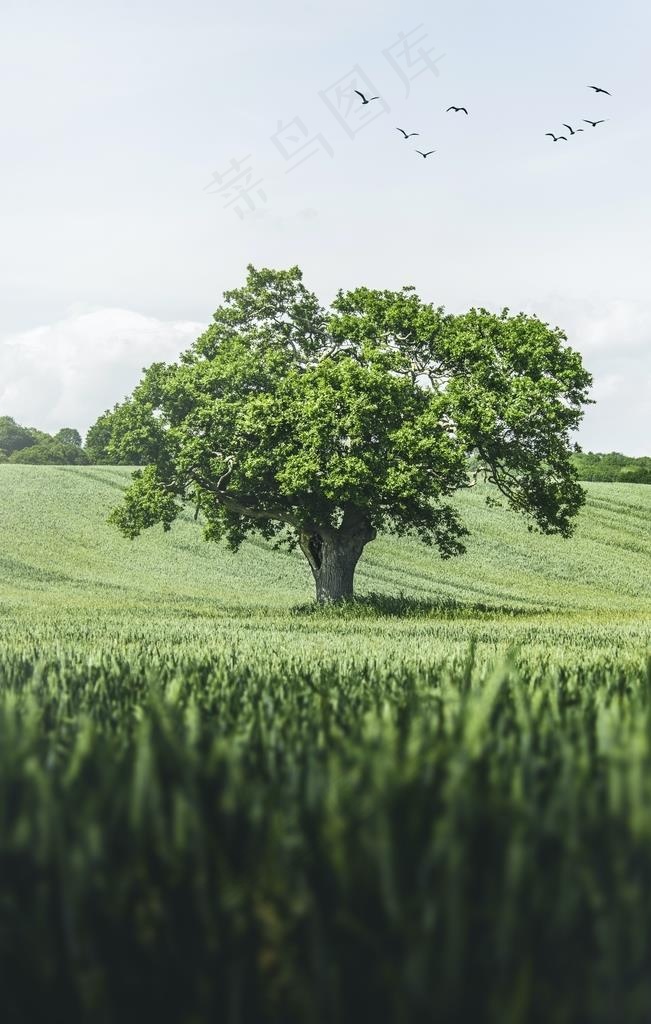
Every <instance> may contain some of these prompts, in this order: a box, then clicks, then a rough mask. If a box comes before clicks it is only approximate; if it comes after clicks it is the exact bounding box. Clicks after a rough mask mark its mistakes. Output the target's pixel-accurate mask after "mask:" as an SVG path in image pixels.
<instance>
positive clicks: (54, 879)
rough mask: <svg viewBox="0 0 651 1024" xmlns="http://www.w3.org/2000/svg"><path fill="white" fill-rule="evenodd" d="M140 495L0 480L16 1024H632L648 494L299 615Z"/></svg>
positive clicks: (295, 597) (10, 1017)
mask: <svg viewBox="0 0 651 1024" xmlns="http://www.w3.org/2000/svg"><path fill="white" fill-rule="evenodd" d="M128 476H129V474H128V472H127V471H125V470H121V469H113V468H101V469H100V468H85V467H75V468H72V467H44V468H41V467H31V466H8V465H2V466H0V491H1V494H2V501H1V502H0V993H1V995H0V1000H1V1004H2V1016H3V1020H6V1021H7V1022H8V1024H27V1022H29V1024H33V1022H36V1021H41V1020H53V1021H55V1022H58V1021H62V1022H63V1021H65V1022H66V1024H77V1022H79V1024H96V1022H97V1024H114V1022H115V1024H118V1022H119V1024H124V1022H128V1024H131V1022H134V1024H135V1022H136V1021H138V1022H139V1024H140V1022H141V1021H142V1020H143V1019H144V1020H149V1019H152V1020H156V1021H157V1022H158V1024H167V1022H170V1024H172V1022H173V1024H204V1022H206V1021H213V1020H220V1021H221V1020H224V1021H225V1022H226V1024H357V1022H359V1021H361V1020H367V1019H368V1020H372V1021H374V1022H376V1024H421V1022H422V1024H425V1022H430V1021H431V1022H434V1021H436V1022H437V1024H440V1022H443V1024H448V1022H449V1024H459V1022H463V1024H465V1021H472V1022H473V1024H475V1022H476V1024H484V1022H485V1024H537V1022H539V1021H540V1022H541V1024H543V1022H544V1024H619V1022H621V1021H623V1022H626V1024H648V1021H649V1019H651V972H650V971H649V964H650V963H651V661H650V659H649V652H650V647H651V644H650V641H651V531H650V530H649V526H650V525H651V488H649V487H645V486H644V485H614V484H591V485H587V486H586V489H587V492H588V503H587V506H586V508H585V509H584V511H583V512H582V513H581V516H580V520H579V524H578V528H577V532H576V536H575V538H573V539H572V540H570V541H563V540H560V539H556V538H551V537H540V536H537V535H535V534H530V533H528V532H527V529H526V526H525V525H524V524H523V523H522V522H521V521H520V520H519V519H518V518H517V517H516V516H515V515H513V514H511V513H509V512H508V511H507V510H505V509H488V508H487V507H486V505H485V502H484V498H485V496H486V493H487V492H486V491H485V490H484V491H481V490H480V489H479V488H478V489H476V490H473V491H471V492H468V493H466V494H463V495H461V496H460V497H459V503H460V505H461V506H462V507H463V510H464V515H465V517H466V522H467V525H468V526H469V527H470V529H471V534H472V535H471V537H470V539H469V544H468V552H467V554H466V555H465V556H462V557H461V558H458V559H456V560H452V561H449V562H442V561H441V560H440V559H439V558H438V557H437V556H436V554H435V552H433V551H431V550H428V549H427V548H423V547H422V546H420V545H418V544H417V543H416V542H412V541H408V540H400V541H398V540H395V539H392V538H383V539H382V540H380V541H378V542H375V543H374V544H372V545H369V547H368V548H367V551H366V553H365V555H364V556H363V558H362V561H361V563H360V568H359V570H358V577H357V582H358V590H359V593H360V595H361V600H360V601H359V602H358V603H355V604H354V605H352V606H350V607H344V608H330V609H327V608H326V609H316V608H314V607H313V606H312V604H311V601H312V583H311V579H310V576H309V571H308V569H307V567H306V566H304V564H303V561H302V559H301V557H300V556H298V555H288V554H282V553H279V552H275V551H273V550H271V549H270V548H269V547H268V546H267V545H266V544H264V543H247V544H245V546H244V547H243V549H242V551H241V552H240V553H239V554H237V555H233V554H230V553H229V552H228V551H227V550H225V548H223V547H222V546H220V545H215V544H212V545H208V544H206V543H205V542H204V541H203V540H202V538H201V531H200V529H199V528H198V526H197V524H196V523H194V522H193V520H192V517H191V516H190V515H188V516H187V517H185V518H183V519H182V521H180V522H179V523H178V524H176V525H175V526H174V527H173V529H172V531H171V532H170V533H168V534H164V533H163V532H162V530H161V529H156V530H153V531H151V532H149V533H148V534H146V535H143V536H142V537H141V538H139V539H137V540H136V541H133V542H130V541H126V540H124V539H122V538H121V537H120V536H119V535H118V534H117V533H116V532H115V531H113V530H112V529H111V528H110V527H109V526H108V525H106V516H107V514H108V511H109V509H110V508H111V506H112V505H113V504H114V503H115V502H116V501H117V500H119V496H120V490H121V488H122V487H123V486H124V485H125V484H126V482H127V480H128ZM364 595H366V596H364ZM369 595H371V596H369ZM401 595H402V596H401Z"/></svg>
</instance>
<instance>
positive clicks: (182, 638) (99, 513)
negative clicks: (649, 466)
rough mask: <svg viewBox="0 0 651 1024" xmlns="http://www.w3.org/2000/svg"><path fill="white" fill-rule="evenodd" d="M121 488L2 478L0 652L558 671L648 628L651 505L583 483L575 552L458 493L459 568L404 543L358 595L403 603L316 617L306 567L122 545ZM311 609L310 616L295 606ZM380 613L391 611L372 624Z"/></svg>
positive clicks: (192, 538)
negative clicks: (480, 657) (441, 660)
mask: <svg viewBox="0 0 651 1024" xmlns="http://www.w3.org/2000/svg"><path fill="white" fill-rule="evenodd" d="M128 479H129V472H128V470H124V469H119V468H109V467H102V468H86V467H36V466H25V467H23V466H0V491H1V493H2V502H1V503H0V608H1V609H2V613H3V614H2V621H1V623H0V639H2V640H3V641H4V642H5V643H7V642H10V643H11V644H12V645H20V644H21V643H22V644H25V645H26V646H27V647H28V648H30V649H31V648H32V647H37V648H39V649H42V650H45V649H50V650H51V649H54V648H57V649H58V648H60V647H64V648H65V647H66V645H69V646H71V647H72V648H73V649H74V650H75V651H78V650H79V649H80V646H81V647H84V648H85V649H91V650H100V649H102V650H107V649H112V648H114V647H115V648H117V649H119V650H124V649H125V647H126V648H129V647H130V645H135V648H137V649H139V648H140V645H141V644H145V645H147V646H149V645H152V644H153V645H156V647H157V649H158V650H160V651H163V650H170V651H171V650H173V651H174V652H175V653H176V654H177V655H180V654H183V653H184V654H194V653H196V651H197V649H198V648H199V647H200V648H201V650H202V651H203V652H204V653H210V652H212V653H215V652H218V653H223V652H224V651H232V652H234V653H235V654H236V655H237V656H239V657H242V658H243V660H244V661H246V660H250V659H251V658H252V657H254V656H257V655H258V654H259V653H263V654H264V657H265V658H266V659H274V658H278V659H281V660H285V659H286V658H288V657H294V658H305V659H307V660H308V661H309V660H311V659H313V658H314V657H317V658H320V659H323V658H326V659H328V660H330V659H342V658H343V659H346V660H350V659H355V660H360V659H361V660H365V659H369V658H370V659H374V658H378V659H382V660H386V659H392V660H395V659H398V660H400V661H409V660H419V659H424V660H428V659H431V658H433V657H441V656H445V657H448V656H449V655H450V654H452V653H455V652H456V653H461V652H463V651H464V650H466V649H467V647H468V644H469V642H470V641H471V640H474V641H475V642H476V643H477V644H478V645H480V647H481V648H482V649H483V648H485V649H486V650H493V649H495V648H496V647H504V646H508V645H513V644H517V645H526V646H527V647H528V648H529V649H533V648H539V647H540V648H541V649H543V648H544V649H547V650H548V651H549V652H550V653H551V654H552V655H553V656H554V657H558V658H563V657H566V656H567V657H575V656H578V657H581V658H584V657H585V658H589V657H591V656H594V655H595V654H597V653H599V652H602V651H607V652H614V651H617V652H619V653H620V654H623V653H624V652H625V651H630V652H631V653H633V654H636V653H637V654H639V652H640V650H641V649H642V648H643V647H644V646H645V644H646V642H647V641H648V639H649V635H650V632H649V631H650V628H651V530H650V529H649V526H650V525H651V490H650V489H649V488H648V487H645V486H644V485H633V484H625V485H614V484H588V485H586V489H587V492H588V503H587V507H586V508H585V509H584V511H583V512H582V513H581V516H580V520H579V525H578V529H577V532H576V536H575V537H574V538H572V539H571V540H569V541H564V540H562V539H560V538H557V537H542V536H540V535H537V534H531V533H529V532H528V531H527V528H526V525H525V524H524V523H523V522H522V520H521V519H520V518H519V517H518V516H516V515H515V514H514V513H512V512H510V511H509V510H508V509H504V508H500V509H489V508H487V507H486V505H485V496H486V493H487V488H484V489H482V488H476V489H474V490H472V491H470V492H467V493H465V494H462V495H460V496H459V499H458V500H459V504H460V505H461V507H462V508H463V512H464V516H465V520H466V522H467V525H468V526H469V528H470V530H471V536H470V538H469V542H468V551H467V553H466V554H465V555H463V556H461V557H459V558H456V559H452V560H449V561H442V560H441V559H440V558H439V557H438V554H437V552H436V551H435V550H432V549H428V548H426V547H424V546H423V545H422V544H419V543H418V542H417V541H415V540H413V541H412V540H395V539H392V538H390V537H384V538H381V539H380V540H378V541H376V542H374V543H372V544H370V545H369V546H368V547H367V549H366V551H365V553H364V555H363V557H362V560H361V562H360V565H359V569H358V572H357V578H356V582H357V591H358V593H359V594H360V595H365V594H366V595H368V594H369V593H374V594H378V595H384V596H385V597H389V598H392V597H393V598H397V597H399V595H400V594H404V596H405V597H406V598H408V599H410V601H409V603H408V604H407V606H405V604H404V603H403V604H402V605H398V608H397V609H396V611H402V612H403V613H404V612H408V613H409V614H391V606H390V603H389V602H386V603H385V604H384V605H382V602H381V601H380V602H377V603H376V605H375V606H373V605H370V606H366V607H365V606H362V607H360V608H359V609H357V610H356V611H350V610H349V611H346V612H345V613H339V612H337V611H333V612H330V613H327V612H326V613H316V612H314V611H311V610H310V609H309V603H310V602H311V601H312V598H313V590H312V580H311V577H310V574H309V570H308V568H307V565H306V564H305V563H304V560H303V558H302V556H301V555H300V554H297V553H294V554H286V553H282V552H278V551H273V550H271V549H270V547H269V545H267V544H266V543H265V542H263V541H260V542H253V543H252V542H247V543H245V545H244V546H243V548H242V550H241V551H240V552H239V553H237V554H232V553H231V552H229V551H228V550H226V548H225V547H224V546H222V545H216V544H214V543H211V544H207V543H206V542H205V541H204V540H203V538H202V535H201V529H200V528H199V526H198V525H197V524H196V523H194V522H193V519H192V515H191V514H190V513H188V514H187V516H185V517H184V518H183V519H182V520H181V521H180V522H178V523H177V524H175V526H174V527H173V529H172V531H171V532H170V533H168V534H165V533H163V530H162V528H160V527H157V528H155V529H153V530H151V531H150V532H148V533H146V534H143V535H142V536H141V537H140V538H138V539H136V540H135V541H127V540H125V539H124V538H122V537H121V536H120V535H119V534H118V533H117V532H116V531H115V530H114V529H113V528H111V527H110V526H108V525H107V524H106V516H107V514H108V512H109V510H110V508H111V507H112V505H114V504H115V503H116V502H117V501H118V500H119V498H120V490H121V488H122V487H124V486H125V485H126V483H127V481H128ZM306 605H307V606H308V607H305V606H306ZM383 608H384V611H382V609H383Z"/></svg>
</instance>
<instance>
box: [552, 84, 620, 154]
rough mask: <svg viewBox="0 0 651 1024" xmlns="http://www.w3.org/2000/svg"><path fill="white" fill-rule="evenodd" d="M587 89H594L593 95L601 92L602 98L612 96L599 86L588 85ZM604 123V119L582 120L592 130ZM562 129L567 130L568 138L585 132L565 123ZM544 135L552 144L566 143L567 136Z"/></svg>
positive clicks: (585, 118)
mask: <svg viewBox="0 0 651 1024" xmlns="http://www.w3.org/2000/svg"><path fill="white" fill-rule="evenodd" d="M588 89H594V91H595V94H597V93H599V92H602V93H603V94H604V96H611V95H612V93H609V92H608V90H607V89H602V88H601V86H599V85H589V86H588ZM605 121H606V118H605V117H602V118H601V120H600V121H590V120H589V119H588V118H587V117H584V118H583V123H584V124H589V125H592V127H593V128H596V127H597V125H598V124H604V123H605ZM563 128H567V130H568V132H569V133H570V138H571V137H572V136H573V135H578V133H579V132H583V131H585V128H572V126H571V125H569V124H566V123H565V122H563ZM545 135H547V136H548V137H549V138H550V139H551V140H552V142H567V135H554V132H545Z"/></svg>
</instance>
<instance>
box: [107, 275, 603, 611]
mask: <svg viewBox="0 0 651 1024" xmlns="http://www.w3.org/2000/svg"><path fill="white" fill-rule="evenodd" d="M566 341H567V338H566V336H565V334H564V333H563V332H562V331H561V330H559V329H558V328H551V327H549V326H548V325H547V324H545V323H543V322H542V321H541V320H539V319H538V318H536V317H535V316H526V315H524V314H522V313H520V314H517V315H515V316H512V315H510V314H509V311H508V310H506V309H505V310H503V311H502V312H501V313H491V312H488V311H487V310H485V309H472V310H470V311H469V312H468V313H465V314H463V315H460V316H455V315H451V314H448V313H446V312H445V311H444V310H443V308H441V307H435V306H433V305H431V304H429V303H426V302H423V301H422V300H421V299H420V298H419V297H418V295H417V294H416V292H415V291H414V289H413V288H411V287H405V288H402V289H401V290H400V291H385V290H381V291H378V290H372V289H369V288H365V287H362V288H356V289H354V290H352V291H348V292H343V291H340V292H339V293H338V294H337V296H336V298H335V300H334V301H333V303H332V305H331V307H330V309H325V308H324V307H323V306H322V305H321V304H320V303H319V301H318V299H317V297H316V296H315V295H314V294H313V293H312V292H310V291H309V290H308V289H307V288H306V287H305V285H304V284H303V280H302V274H301V272H300V270H299V269H298V268H297V267H293V268H291V269H289V270H285V271H275V270H268V269H262V270H256V269H255V268H253V267H249V268H248V277H247V280H246V283H245V285H244V286H243V287H242V288H238V289H235V290H233V291H229V292H226V293H225V296H224V302H223V304H222V305H221V306H220V307H219V309H218V310H217V311H216V313H215V314H214V318H213V322H212V323H211V325H210V326H209V327H208V329H207V330H206V331H205V332H204V333H203V334H202V335H201V336H200V337H199V338H198V339H197V341H196V342H195V343H194V345H192V347H191V348H190V349H189V350H188V351H187V352H185V353H184V354H183V355H182V356H181V358H180V360H179V362H178V363H174V364H169V365H166V364H163V363H155V364H154V365H152V366H151V367H149V369H148V370H147V371H146V372H145V373H144V376H143V378H142V381H141V382H140V384H139V385H138V386H137V388H136V389H135V391H134V393H133V395H132V396H131V398H130V399H129V400H128V401H127V402H125V403H124V404H123V405H122V406H120V407H119V408H120V414H119V429H113V431H112V436H111V439H110V441H109V443H108V454H109V456H110V457H111V458H113V459H117V460H120V461H125V462H140V463H141V464H143V465H144V467H145V468H143V469H141V470H138V471H136V473H135V475H134V480H133V482H132V484H131V486H130V487H129V489H128V490H127V492H126V494H125V497H124V500H123V502H122V503H121V505H119V506H118V507H117V508H116V509H115V510H114V512H113V513H112V516H111V520H112V522H113V523H115V524H116V525H117V526H118V527H119V528H120V529H121V530H122V532H123V533H124V534H125V535H126V536H128V537H135V536H137V535H138V534H139V533H140V531H141V530H143V529H145V528H147V527H150V526H153V525H154V524H156V523H162V525H163V528H164V529H169V528H170V526H171V524H172V522H173V521H174V519H175V518H176V517H177V516H178V515H179V513H180V511H181V509H182V507H183V504H184V503H185V502H191V503H192V504H193V505H194V507H195V509H196V513H197V516H200V517H201V519H202V521H203V524H204V533H205V536H206V538H207V539H218V538H222V537H225V538H226V539H227V541H228V542H229V543H230V545H231V547H233V548H234V549H236V548H237V547H238V546H239V544H240V543H241V542H242V540H243V539H244V538H245V537H246V536H247V535H248V534H250V533H253V532H257V533H259V534H262V536H264V537H266V538H268V539H275V540H276V541H277V542H279V543H287V544H289V545H290V546H295V545H300V548H301V550H302V551H303V553H304V555H305V557H306V559H307V561H308V563H309V565H310V568H311V570H312V572H313V575H314V578H315V581H316V588H317V596H318V597H319V598H321V599H329V598H332V599H335V598H338V597H345V596H349V595H351V594H352V587H353V574H354V570H355V565H356V564H357V561H358V559H359V557H360V555H361V552H362V550H363V548H364V546H365V544H366V543H368V542H369V541H371V540H372V539H374V538H375V536H376V535H377V532H378V531H380V530H391V531H395V532H397V533H399V534H404V533H407V532H411V533H415V534H416V535H417V536H419V537H420V539H421V540H422V541H423V542H425V543H426V544H434V545H436V546H437V547H438V549H439V552H440V554H441V556H442V557H444V558H447V557H450V556H453V555H457V554H460V553H462V552H463V551H464V543H463V538H464V537H465V536H466V534H467V530H466V528H465V526H464V524H463V523H462V521H461V519H460V516H459V512H458V511H457V509H456V508H455V507H454V506H453V505H452V504H450V502H449V500H448V499H449V498H450V496H451V495H452V494H453V493H454V492H455V491H456V490H458V489H459V488H463V487H468V486H472V485H473V483H474V482H476V480H477V479H478V478H479V477H481V476H483V477H484V478H485V479H487V480H489V481H490V482H492V483H493V484H494V485H495V487H496V488H497V489H498V491H499V492H500V493H501V495H502V496H503V498H504V499H505V500H506V501H507V502H508V504H509V505H510V506H511V507H512V508H513V509H515V510H517V511H518V512H521V513H523V514H524V515H525V516H527V518H528V519H529V521H530V525H531V527H532V528H536V529H539V530H541V531H543V532H545V533H556V534H560V535H561V536H563V537H568V536H569V535H570V534H571V532H572V528H573V522H574V517H575V515H576V513H577V511H578V510H579V508H580V507H581V505H582V504H583V501H584V494H583V490H582V488H581V487H580V485H579V484H578V482H577V474H576V470H575V468H574V467H573V465H572V461H571V456H572V452H573V451H574V449H575V447H576V446H575V445H573V443H572V441H571V432H572V431H574V430H575V429H576V427H577V426H578V423H579V422H580V419H581V416H582V407H583V405H584V404H585V403H586V402H588V401H589V398H588V390H589V387H590V384H591V377H590V374H589V373H588V372H587V371H586V370H585V369H584V367H583V365H582V362H581V358H580V355H579V354H578V353H577V352H575V351H574V350H573V349H571V348H570V347H569V346H568V345H567V344H566Z"/></svg>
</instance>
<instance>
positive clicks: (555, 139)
mask: <svg viewBox="0 0 651 1024" xmlns="http://www.w3.org/2000/svg"><path fill="white" fill-rule="evenodd" d="M545 135H549V137H550V139H553V140H554V142H560V140H561V139H562V140H563V142H567V139H566V138H565V136H564V135H554V134H553V132H545Z"/></svg>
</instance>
